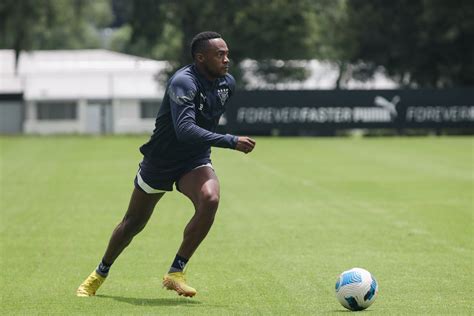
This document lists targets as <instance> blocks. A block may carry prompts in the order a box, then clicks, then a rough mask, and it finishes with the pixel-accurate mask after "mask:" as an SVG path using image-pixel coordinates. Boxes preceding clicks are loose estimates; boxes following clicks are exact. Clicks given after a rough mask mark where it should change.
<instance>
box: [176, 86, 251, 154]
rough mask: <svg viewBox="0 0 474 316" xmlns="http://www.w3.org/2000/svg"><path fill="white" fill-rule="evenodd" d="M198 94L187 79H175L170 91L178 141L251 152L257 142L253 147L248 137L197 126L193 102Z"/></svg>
mask: <svg viewBox="0 0 474 316" xmlns="http://www.w3.org/2000/svg"><path fill="white" fill-rule="evenodd" d="M196 93H197V87H196V86H195V84H194V83H193V82H192V81H191V80H186V78H175V80H173V82H171V84H170V87H169V89H168V94H169V96H170V101H171V117H172V119H173V124H174V128H175V132H176V137H177V138H178V140H179V141H182V142H186V143H194V144H195V143H200V144H206V145H211V146H215V147H222V148H232V149H237V150H239V151H242V152H250V151H251V150H252V149H253V147H254V146H255V142H253V146H252V145H251V142H250V141H249V140H248V137H237V136H234V135H230V134H225V135H223V134H219V133H213V132H210V131H208V130H206V129H204V128H202V127H200V126H198V125H197V124H196V112H195V104H194V102H193V100H194V96H195V95H196ZM249 148H251V149H249Z"/></svg>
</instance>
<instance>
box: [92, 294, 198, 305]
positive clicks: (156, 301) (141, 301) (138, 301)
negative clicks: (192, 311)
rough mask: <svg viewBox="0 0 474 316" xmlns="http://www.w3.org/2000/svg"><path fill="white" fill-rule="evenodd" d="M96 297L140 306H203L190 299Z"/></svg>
mask: <svg viewBox="0 0 474 316" xmlns="http://www.w3.org/2000/svg"><path fill="white" fill-rule="evenodd" d="M96 297H98V298H108V299H113V300H116V301H118V302H123V303H128V304H132V305H138V306H178V305H180V306H186V305H187V306H197V305H200V304H202V303H201V302H199V301H196V300H194V299H190V298H135V297H123V296H112V295H96Z"/></svg>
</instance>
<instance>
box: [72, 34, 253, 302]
mask: <svg viewBox="0 0 474 316" xmlns="http://www.w3.org/2000/svg"><path fill="white" fill-rule="evenodd" d="M191 55H192V57H193V61H194V62H193V64H191V65H188V66H185V67H183V68H181V69H179V70H178V71H177V72H176V73H175V74H174V75H173V76H172V77H171V79H170V80H169V81H168V85H167V88H166V92H165V96H164V98H163V102H162V105H161V108H160V110H159V112H158V115H157V118H156V123H155V129H154V131H153V135H152V136H151V138H150V140H149V141H148V142H147V143H146V144H144V145H143V146H141V147H140V151H141V153H142V154H143V160H142V162H141V163H140V168H139V170H138V173H137V175H136V177H135V181H134V182H135V188H134V190H133V193H132V196H131V199H130V204H129V206H128V210H127V212H126V214H125V217H124V218H123V219H122V221H121V222H120V223H119V224H118V225H117V227H116V228H115V230H114V231H113V233H112V236H111V238H110V241H109V244H108V247H107V249H106V251H105V254H104V256H103V257H102V261H101V262H100V264H99V265H98V267H97V269H96V270H94V271H93V272H92V273H91V274H90V275H89V276H88V277H87V279H86V280H85V281H84V282H83V283H82V284H81V285H80V286H79V288H78V289H77V292H76V294H77V296H93V295H95V293H96V291H97V289H98V288H99V287H100V286H101V285H102V283H103V282H104V281H105V280H106V278H107V275H108V273H109V269H110V267H111V266H112V264H113V263H114V262H115V260H116V259H117V257H118V256H119V255H120V254H121V253H122V251H123V250H124V249H125V248H126V247H127V246H128V245H129V244H130V242H131V241H132V239H133V237H134V236H135V235H137V234H138V233H139V232H140V231H141V230H142V229H143V228H144V227H145V225H146V223H147V222H148V219H149V218H150V216H151V214H152V213H153V209H154V208H155V205H156V203H157V202H158V201H159V200H160V199H161V198H162V197H163V195H164V194H165V192H170V191H172V190H173V184H175V185H176V188H177V190H178V191H179V192H181V193H183V194H184V195H185V196H187V197H188V198H189V199H190V200H191V202H192V203H193V205H194V208H195V213H194V216H193V217H192V218H191V220H190V221H189V223H188V224H187V226H186V228H185V229H184V238H183V241H182V243H181V246H180V247H179V249H178V252H177V254H176V257H175V258H174V260H173V262H172V264H171V267H170V269H169V271H168V273H167V274H165V276H164V277H163V286H164V287H165V288H167V289H168V290H174V291H176V292H177V293H178V294H179V295H184V296H189V297H193V296H194V295H195V294H196V290H195V289H194V288H192V287H191V286H189V285H188V284H187V283H186V280H185V276H184V272H183V270H184V268H185V266H186V264H187V263H188V261H189V259H190V258H191V257H192V255H193V253H194V252H195V251H196V249H197V248H198V246H199V244H200V243H201V242H202V241H203V240H204V238H205V237H206V235H207V233H208V232H209V230H210V228H211V226H212V223H213V221H214V216H215V214H216V211H217V206H218V204H219V194H220V193H219V191H220V188H219V181H218V179H217V176H216V174H215V173H214V169H213V167H212V164H211V159H210V155H211V146H214V147H222V148H230V149H235V150H238V151H240V152H243V153H246V154H247V153H249V152H251V151H252V150H253V149H254V147H255V141H254V140H253V139H251V138H249V137H246V136H234V135H230V134H225V135H222V134H218V133H215V132H214V131H215V130H216V127H217V125H218V122H219V118H220V117H221V115H222V114H223V113H224V110H225V104H226V102H227V101H228V100H229V97H230V96H231V95H232V94H233V92H234V89H235V80H234V78H233V77H232V76H231V75H230V74H229V73H228V69H229V58H228V57H229V49H228V48H227V44H226V42H225V41H224V40H223V39H222V37H221V35H220V34H218V33H215V32H202V33H199V34H197V35H196V36H195V37H194V38H193V40H192V42H191Z"/></svg>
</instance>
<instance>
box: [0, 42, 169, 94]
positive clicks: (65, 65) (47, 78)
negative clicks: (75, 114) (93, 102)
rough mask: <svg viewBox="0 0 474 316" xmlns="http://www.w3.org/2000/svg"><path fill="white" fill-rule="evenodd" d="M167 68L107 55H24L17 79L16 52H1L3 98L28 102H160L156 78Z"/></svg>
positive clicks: (91, 52) (62, 52)
mask: <svg viewBox="0 0 474 316" xmlns="http://www.w3.org/2000/svg"><path fill="white" fill-rule="evenodd" d="M168 64H169V63H168V62H166V61H157V60H151V59H146V58H141V57H137V56H132V55H126V54H121V53H116V52H112V51H107V50H103V49H94V50H55V51H32V52H22V53H21V55H20V58H19V62H18V70H17V73H16V74H15V61H14V52H13V50H0V77H1V79H0V80H1V81H0V93H12V92H23V93H24V96H25V99H26V100H28V99H30V100H41V99H77V98H86V99H110V98H161V97H162V95H163V85H162V84H160V83H159V82H158V81H157V80H156V78H157V75H158V74H159V73H160V72H161V71H163V70H165V69H166V68H167V67H168Z"/></svg>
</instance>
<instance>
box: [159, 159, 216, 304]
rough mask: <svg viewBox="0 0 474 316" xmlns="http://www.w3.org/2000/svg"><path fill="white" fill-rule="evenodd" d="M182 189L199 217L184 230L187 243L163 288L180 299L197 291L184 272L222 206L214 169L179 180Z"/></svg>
mask: <svg viewBox="0 0 474 316" xmlns="http://www.w3.org/2000/svg"><path fill="white" fill-rule="evenodd" d="M179 189H180V191H181V192H182V193H183V194H184V195H186V196H187V197H188V198H189V199H190V200H191V201H192V203H193V205H194V209H195V213H194V216H193V217H192V218H191V220H190V221H189V223H188V224H187V225H186V228H185V229H184V236H183V242H182V243H181V246H180V248H179V250H178V253H177V255H176V258H175V262H173V265H172V267H171V269H170V271H169V272H168V274H166V275H165V277H164V279H163V286H165V287H166V288H167V289H170V290H175V291H176V292H177V293H178V294H179V295H184V296H191V297H192V296H194V295H195V294H196V290H195V289H193V288H192V287H190V286H188V285H187V284H186V281H185V279H184V274H183V272H182V271H183V269H184V265H185V264H186V263H187V261H188V260H189V259H190V258H191V256H192V255H193V254H194V252H195V251H196V249H197V248H198V246H199V245H200V244H201V242H202V241H203V240H204V238H205V237H206V236H207V233H208V232H209V230H210V229H211V226H212V224H213V222H214V217H215V215H216V211H217V207H218V205H219V196H220V187H219V180H218V179H217V176H216V174H215V173H214V170H212V168H210V167H207V166H206V167H201V168H198V169H194V170H192V171H190V172H189V173H187V174H186V175H184V176H183V177H182V178H181V179H180V180H179ZM176 262H177V263H178V264H177V265H176Z"/></svg>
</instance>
